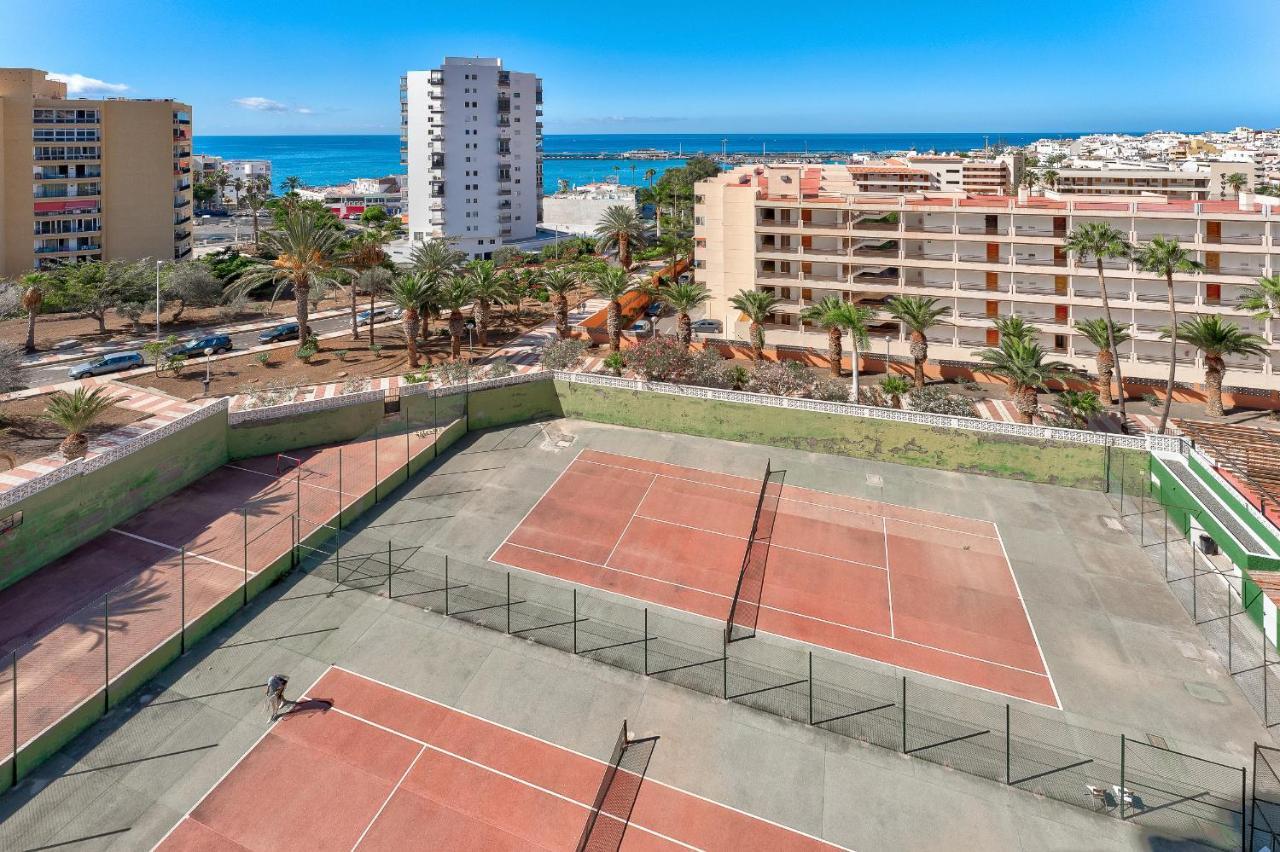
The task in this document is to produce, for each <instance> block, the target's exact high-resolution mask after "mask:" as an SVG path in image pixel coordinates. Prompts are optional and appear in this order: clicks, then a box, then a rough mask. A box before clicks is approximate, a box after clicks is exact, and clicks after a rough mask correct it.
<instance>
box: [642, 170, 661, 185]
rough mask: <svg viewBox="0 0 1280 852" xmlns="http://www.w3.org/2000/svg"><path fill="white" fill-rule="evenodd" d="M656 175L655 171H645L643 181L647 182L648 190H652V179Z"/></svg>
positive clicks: (656, 171)
mask: <svg viewBox="0 0 1280 852" xmlns="http://www.w3.org/2000/svg"><path fill="white" fill-rule="evenodd" d="M657 173H658V170H657V169H645V170H644V179H645V180H646V181H648V182H649V188H650V189H652V188H653V177H654V175H656V174H657Z"/></svg>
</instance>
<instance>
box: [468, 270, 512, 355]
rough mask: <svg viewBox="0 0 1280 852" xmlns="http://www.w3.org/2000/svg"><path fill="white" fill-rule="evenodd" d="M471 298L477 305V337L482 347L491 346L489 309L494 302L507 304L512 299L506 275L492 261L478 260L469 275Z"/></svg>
mask: <svg viewBox="0 0 1280 852" xmlns="http://www.w3.org/2000/svg"><path fill="white" fill-rule="evenodd" d="M467 278H468V279H469V281H470V285H471V298H472V299H474V300H475V303H476V310H475V316H476V336H477V337H478V338H479V339H480V345H481V346H488V345H489V309H490V308H491V307H492V306H493V303H494V302H498V303H499V304H502V303H505V301H506V300H507V299H508V298H509V297H510V293H509V292H508V288H507V282H506V275H505V274H504V273H502V272H499V271H498V268H497V267H495V266H494V265H493V261H492V260H477V261H476V262H475V263H473V264H472V265H471V271H470V272H468V273H467Z"/></svg>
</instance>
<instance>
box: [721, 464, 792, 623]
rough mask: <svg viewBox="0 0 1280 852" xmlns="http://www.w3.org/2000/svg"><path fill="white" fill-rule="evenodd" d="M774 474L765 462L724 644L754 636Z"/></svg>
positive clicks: (775, 494)
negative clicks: (762, 479)
mask: <svg viewBox="0 0 1280 852" xmlns="http://www.w3.org/2000/svg"><path fill="white" fill-rule="evenodd" d="M773 479H774V471H773V463H772V460H769V461H767V462H765V466H764V481H763V482H762V483H761V484H760V494H759V496H758V497H757V498H756V511H755V515H754V516H753V517H752V519H751V533H750V534H749V535H748V536H747V549H746V552H745V553H743V554H742V566H741V567H740V568H739V569H738V584H737V586H736V587H735V588H734V592H733V600H732V602H730V604H729V617H728V619H727V620H726V621H725V626H724V638H725V642H726V643H728V642H736V641H738V640H739V639H750V638H751V637H752V636H755V635H756V620H757V618H758V617H759V615H760V595H761V592H762V591H763V588H764V569H765V563H766V562H767V561H768V558H769V540H770V539H771V538H772V536H773V523H774V520H775V518H776V517H777V514H778V498H779V496H780V494H781V491H782V486H781V484H779V485H778V486H777V487H776V488H771V487H770V486H771V485H772V484H773Z"/></svg>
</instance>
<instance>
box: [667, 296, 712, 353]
mask: <svg viewBox="0 0 1280 852" xmlns="http://www.w3.org/2000/svg"><path fill="white" fill-rule="evenodd" d="M660 295H661V296H662V298H663V301H665V302H666V303H667V304H668V305H670V306H671V309H672V310H674V311H675V312H676V341H677V342H679V344H680V345H681V346H683V347H684V348H685V349H688V348H689V344H690V343H691V342H692V341H693V321H692V320H691V319H690V317H689V312H690V311H692V310H693V309H694V308H696V307H698V306H699V305H701V304H705V303H706V302H708V301H710V299H711V291H710V290H708V289H707V288H706V287H704V286H702V285H701V284H695V283H693V282H692V281H691V282H688V283H686V284H679V283H677V284H671V285H669V286H667V287H664V288H662V290H661V291H660Z"/></svg>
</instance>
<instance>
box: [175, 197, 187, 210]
mask: <svg viewBox="0 0 1280 852" xmlns="http://www.w3.org/2000/svg"><path fill="white" fill-rule="evenodd" d="M190 206H191V199H190V198H175V199H174V200H173V209H174V210H181V209H182V208H183V207H190Z"/></svg>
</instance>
